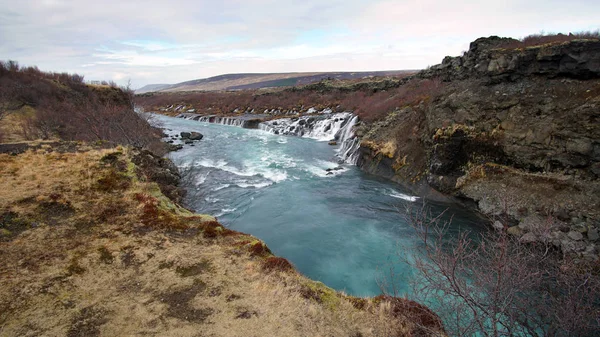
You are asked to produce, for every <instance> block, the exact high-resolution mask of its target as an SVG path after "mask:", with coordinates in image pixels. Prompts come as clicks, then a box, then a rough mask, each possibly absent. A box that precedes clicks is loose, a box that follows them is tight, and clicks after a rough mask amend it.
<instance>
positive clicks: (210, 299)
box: [0, 148, 413, 336]
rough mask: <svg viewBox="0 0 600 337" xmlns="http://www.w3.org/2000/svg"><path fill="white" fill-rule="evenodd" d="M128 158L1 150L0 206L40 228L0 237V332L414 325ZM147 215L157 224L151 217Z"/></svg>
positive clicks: (385, 330) (290, 331)
mask: <svg viewBox="0 0 600 337" xmlns="http://www.w3.org/2000/svg"><path fill="white" fill-rule="evenodd" d="M107 155H108V156H107ZM130 156H131V151H130V150H128V149H123V148H119V149H110V150H90V151H85V152H75V153H62V154H61V153H56V152H48V151H47V150H37V151H29V152H26V153H24V154H21V155H18V156H9V155H0V175H1V176H2V179H1V180H0V211H1V212H4V214H7V213H6V212H11V214H17V215H18V216H19V217H20V219H23V221H25V222H26V223H29V224H31V226H30V227H28V228H29V229H28V228H25V230H24V231H23V232H22V233H20V234H19V233H12V234H11V235H9V236H6V237H5V238H4V240H0V256H2V259H1V262H0V336H18V335H36V334H41V335H49V336H50V335H52V336H60V335H63V336H64V335H67V336H80V335H86V336H117V335H118V336H133V335H154V336H198V335H199V333H200V334H201V335H202V336H391V335H396V336H404V335H410V334H411V331H413V324H412V323H411V322H409V321H407V320H406V319H403V318H402V317H397V313H395V312H393V310H392V306H391V305H390V304H389V303H387V302H386V301H374V300H372V299H358V298H353V297H349V296H346V295H344V294H341V293H338V292H335V291H333V290H332V289H330V288H327V287H326V286H324V285H323V284H321V283H319V282H314V281H312V280H309V279H307V278H305V277H304V276H302V275H301V274H299V273H297V272H296V271H295V270H293V269H289V268H287V267H285V268H266V267H265V266H268V265H269V264H270V263H271V262H273V261H276V262H278V263H277V266H280V262H281V260H283V259H280V258H277V257H274V256H272V255H271V253H270V251H269V250H268V248H267V247H266V246H264V244H263V243H262V242H260V241H258V240H256V239H255V238H253V237H251V236H249V235H246V234H243V233H239V232H235V231H231V230H229V229H227V228H224V227H223V226H221V225H220V224H219V223H217V222H216V221H214V218H212V217H209V216H201V215H197V214H192V213H190V212H189V211H187V210H185V209H183V208H181V207H179V206H177V205H175V204H173V203H172V202H171V201H170V200H169V199H167V198H166V197H164V196H163V195H162V194H161V193H160V190H159V189H158V187H157V185H156V184H154V183H150V182H143V181H141V180H139V179H137V176H136V175H135V166H134V165H133V164H132V163H131V160H130ZM115 157H116V158H118V160H117V161H114V160H112V158H115ZM103 158H104V159H106V158H111V160H110V161H107V160H103ZM111 177H112V178H111ZM103 179H104V180H103ZM123 181H126V182H127V183H126V184H123ZM148 204H150V205H151V206H148ZM149 214H150V215H152V214H154V215H156V219H150V220H148V219H147V220H148V222H147V223H145V220H144V219H145V217H147V216H148V215H149ZM0 215H1V214H0Z"/></svg>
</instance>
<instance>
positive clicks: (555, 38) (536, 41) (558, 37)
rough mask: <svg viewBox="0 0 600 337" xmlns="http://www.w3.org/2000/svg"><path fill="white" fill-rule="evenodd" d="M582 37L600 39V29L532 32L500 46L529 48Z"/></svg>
mask: <svg viewBox="0 0 600 337" xmlns="http://www.w3.org/2000/svg"><path fill="white" fill-rule="evenodd" d="M580 39H593V40H599V39H600V31H595V32H592V31H590V32H577V33H569V34H568V35H566V34H543V33H542V34H532V35H528V36H526V37H524V38H522V39H521V40H520V41H515V42H508V43H506V44H503V45H501V46H500V48H506V49H515V48H527V47H533V46H541V45H544V44H554V43H563V42H569V41H573V40H580Z"/></svg>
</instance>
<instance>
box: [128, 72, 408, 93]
mask: <svg viewBox="0 0 600 337" xmlns="http://www.w3.org/2000/svg"><path fill="white" fill-rule="evenodd" d="M411 72H414V71H412V70H393V71H369V72H314V73H271V74H226V75H219V76H214V77H209V78H205V79H199V80H192V81H186V82H181V83H177V84H172V85H169V84H149V85H146V86H144V87H142V88H140V89H137V90H136V91H135V92H136V94H143V93H146V92H178V91H219V90H243V89H260V88H272V87H288V86H296V85H305V84H310V83H314V82H319V81H321V80H323V79H327V78H333V79H339V80H350V79H359V78H365V77H381V76H398V75H405V74H407V73H411Z"/></svg>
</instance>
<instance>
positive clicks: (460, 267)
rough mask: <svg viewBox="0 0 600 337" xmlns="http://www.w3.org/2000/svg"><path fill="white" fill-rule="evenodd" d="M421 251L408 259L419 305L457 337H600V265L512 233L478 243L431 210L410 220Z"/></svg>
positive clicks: (485, 236) (477, 237)
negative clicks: (451, 230)
mask: <svg viewBox="0 0 600 337" xmlns="http://www.w3.org/2000/svg"><path fill="white" fill-rule="evenodd" d="M408 214H409V215H408V217H409V221H410V223H411V224H412V225H413V226H414V228H415V229H416V233H417V237H418V238H419V239H420V242H421V245H420V249H419V251H418V252H417V253H416V254H415V256H414V259H410V260H409V259H406V260H405V261H408V262H409V263H410V264H411V265H412V266H413V267H414V268H416V270H418V272H419V276H418V277H417V278H416V279H415V281H414V294H415V295H414V298H413V299H414V300H415V301H417V302H419V303H424V304H426V305H428V306H429V307H430V308H431V309H432V310H433V311H435V312H436V313H437V314H438V315H439V316H440V317H441V318H442V319H443V321H444V324H445V328H446V331H447V332H448V333H449V334H451V335H453V336H474V335H478V336H592V335H598V333H599V332H600V276H599V271H598V268H597V265H596V266H594V265H588V264H585V263H582V262H577V261H575V260H573V259H571V258H569V257H564V256H562V255H561V254H560V252H558V251H556V250H554V249H553V247H552V245H551V244H550V243H543V242H538V243H534V244H526V243H523V242H521V241H519V240H517V239H515V238H513V237H511V236H509V235H508V234H507V233H506V232H505V231H497V232H485V233H483V234H480V235H475V234H473V233H470V232H468V231H461V232H459V233H458V234H457V236H455V237H452V238H448V236H449V233H448V230H449V227H448V225H449V224H448V223H447V222H442V221H441V220H440V219H441V218H440V217H439V216H438V217H432V216H431V214H429V213H428V212H427V211H426V210H425V209H420V210H413V211H411V212H408Z"/></svg>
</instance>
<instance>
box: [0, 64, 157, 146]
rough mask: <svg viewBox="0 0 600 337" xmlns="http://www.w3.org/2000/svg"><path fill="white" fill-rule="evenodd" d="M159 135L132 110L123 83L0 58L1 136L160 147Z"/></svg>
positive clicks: (131, 94)
mask: <svg viewBox="0 0 600 337" xmlns="http://www.w3.org/2000/svg"><path fill="white" fill-rule="evenodd" d="M160 134H161V133H160V131H159V130H157V129H155V128H153V127H151V126H150V125H149V124H148V123H147V121H146V120H144V119H143V118H142V117H141V116H140V115H139V114H137V113H135V112H134V107H133V92H132V91H130V90H128V89H127V88H118V87H117V86H116V85H115V84H114V83H112V85H87V84H85V82H84V81H83V76H80V75H77V74H67V73H49V72H43V71H40V70H39V69H38V68H37V67H20V66H19V64H18V63H17V62H14V61H7V62H0V141H5V142H10V141H13V142H14V141H22V140H36V139H43V140H52V139H54V140H56V139H62V140H80V141H108V142H113V143H115V144H125V145H132V146H135V147H147V148H152V149H154V150H155V151H160V150H159V147H160Z"/></svg>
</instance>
